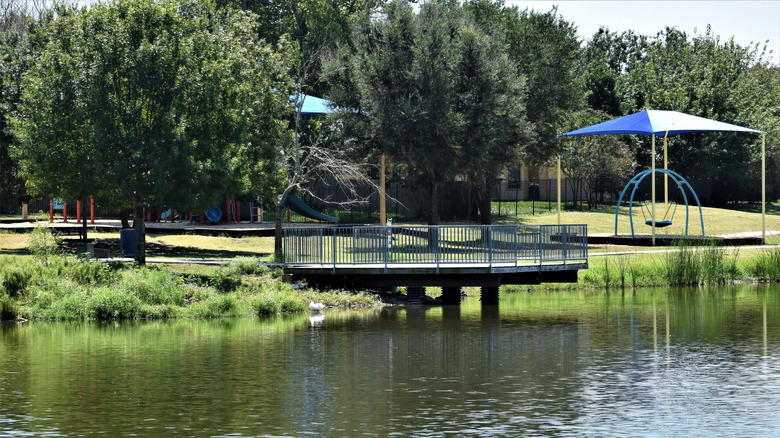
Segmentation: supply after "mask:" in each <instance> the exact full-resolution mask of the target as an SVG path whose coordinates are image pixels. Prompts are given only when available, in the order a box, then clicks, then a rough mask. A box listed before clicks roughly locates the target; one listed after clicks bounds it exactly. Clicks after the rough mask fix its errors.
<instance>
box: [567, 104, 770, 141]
mask: <svg viewBox="0 0 780 438" xmlns="http://www.w3.org/2000/svg"><path fill="white" fill-rule="evenodd" d="M706 131H732V132H753V133H757V134H760V133H762V132H763V131H759V130H756V129H750V128H745V127H742V126H737V125H732V124H730V123H724V122H718V121H716V120H710V119H705V118H704V117H697V116H692V115H690V114H685V113H680V112H677V111H659V110H645V111H642V112H638V113H634V114H631V115H628V116H624V117H620V118H617V119H613V120H609V121H607V122H603V123H599V124H597V125H592V126H588V127H587V128H582V129H578V130H576V131H571V132H567V133H565V134H560V135H558V137H565V136H575V135H599V134H643V135H653V134H655V135H656V136H660V137H662V136H664V135H666V133H667V132H668V135H669V136H672V135H677V134H685V133H688V132H706Z"/></svg>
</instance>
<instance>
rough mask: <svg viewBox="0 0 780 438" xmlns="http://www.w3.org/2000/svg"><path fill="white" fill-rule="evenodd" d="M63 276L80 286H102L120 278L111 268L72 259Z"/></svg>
mask: <svg viewBox="0 0 780 438" xmlns="http://www.w3.org/2000/svg"><path fill="white" fill-rule="evenodd" d="M62 275H64V276H67V277H69V278H71V279H72V280H73V281H75V282H76V283H78V284H93V285H101V284H108V283H110V282H112V281H114V280H116V279H117V278H118V276H117V275H116V271H114V270H112V269H111V267H110V266H107V265H105V264H104V263H101V262H98V261H91V260H88V259H81V258H78V259H71V261H70V263H67V264H65V266H64V267H63V272H62Z"/></svg>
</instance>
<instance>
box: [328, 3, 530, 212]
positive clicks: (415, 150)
mask: <svg viewBox="0 0 780 438" xmlns="http://www.w3.org/2000/svg"><path fill="white" fill-rule="evenodd" d="M326 67H327V68H326V72H327V77H328V78H329V79H330V81H331V84H332V85H333V87H332V88H331V94H330V96H331V97H332V98H333V100H335V101H336V102H337V103H338V104H339V105H340V106H342V107H344V108H348V111H345V113H344V114H343V116H344V117H345V118H344V124H345V131H346V132H348V133H350V134H352V135H351V136H350V138H352V139H354V141H356V142H360V143H362V144H364V145H365V146H366V147H368V148H370V149H371V151H372V152H374V153H375V154H379V153H384V154H387V155H389V156H390V157H392V159H393V161H394V162H395V163H396V164H395V168H396V170H398V171H400V172H402V173H403V174H405V175H406V177H407V178H408V179H407V181H409V182H411V183H412V184H414V185H416V186H417V187H421V188H424V189H427V191H428V194H429V201H428V203H427V206H428V208H427V211H426V216H427V219H428V223H429V224H437V223H438V220H439V217H438V202H439V196H438V191H439V187H440V186H441V185H442V184H446V183H449V182H451V181H452V180H453V179H454V178H455V177H456V176H459V177H464V178H465V179H466V180H467V181H468V182H470V183H471V184H472V187H474V188H475V189H476V191H477V193H478V194H479V195H480V199H481V203H480V204H481V205H480V207H481V210H482V221H483V222H484V223H490V208H489V205H490V197H489V189H490V187H491V186H492V183H493V182H494V181H495V179H496V177H497V176H498V175H499V174H500V172H501V171H502V170H504V169H505V168H506V167H507V166H510V165H512V164H514V163H516V162H517V160H518V159H519V157H520V156H521V154H522V152H523V151H524V148H525V147H526V145H527V143H528V137H529V135H528V132H529V124H528V123H527V121H526V119H525V106H524V101H525V98H526V94H525V93H526V90H525V88H524V82H523V78H522V76H521V75H520V74H518V72H517V71H516V69H515V68H514V65H513V64H512V63H511V62H510V61H509V57H508V55H507V52H506V45H505V44H504V43H503V39H501V38H498V39H496V38H491V36H490V35H488V34H487V33H485V32H484V31H482V30H481V29H480V28H479V27H478V26H477V25H476V23H475V22H474V21H473V20H472V19H471V17H469V16H468V15H467V14H466V13H465V11H464V9H463V8H461V7H460V6H459V4H458V3H457V2H455V1H446V0H442V1H431V2H426V3H423V4H421V5H420V7H419V11H418V12H416V11H415V10H414V8H413V7H412V5H411V4H409V3H408V2H404V1H396V2H390V3H388V4H387V5H385V7H384V8H383V9H382V10H381V13H378V14H365V15H364V16H363V17H362V18H361V20H360V21H359V22H358V25H357V26H356V28H355V29H354V31H353V39H352V43H351V44H350V45H348V46H347V47H345V48H344V49H343V50H342V51H341V52H340V54H339V57H337V58H335V59H333V60H331V62H329V63H328V64H327V65H326Z"/></svg>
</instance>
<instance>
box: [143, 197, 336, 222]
mask: <svg viewBox="0 0 780 438" xmlns="http://www.w3.org/2000/svg"><path fill="white" fill-rule="evenodd" d="M256 201H257V204H255V201H251V202H250V203H249V222H250V223H255V222H257V223H263V206H262V198H260V197H257V198H256ZM285 207H286V208H287V209H288V212H287V218H288V221H289V220H290V211H292V212H294V213H297V214H299V215H301V216H303V217H305V218H308V219H314V220H318V221H322V222H328V223H338V221H339V220H338V218H337V217H335V216H329V215H327V214H324V213H321V212H318V211H317V210H314V209H313V208H311V207H310V206H308V205H306V204H305V203H304V202H303V201H302V200H301V199H300V198H298V197H297V196H295V195H288V196H287V202H286V203H285ZM177 218H178V221H179V222H181V221H182V220H183V219H184V218H183V217H182V215H177V214H176V211H175V210H174V209H173V208H169V207H167V206H165V205H158V206H157V212H156V222H174V221H176V219H177ZM186 218H187V220H188V221H189V222H190V223H193V222H208V223H210V224H217V223H219V222H222V221H223V220H224V221H225V222H227V223H234V224H235V223H239V222H241V202H240V201H239V200H237V199H230V198H229V197H227V196H226V197H225V207H224V210H223V209H222V208H221V207H220V205H215V206H212V207H209V208H207V209H206V210H204V211H203V212H202V213H200V214H193V212H188V213H187V215H186ZM146 221H147V222H151V221H152V212H151V211H149V212H147V214H146Z"/></svg>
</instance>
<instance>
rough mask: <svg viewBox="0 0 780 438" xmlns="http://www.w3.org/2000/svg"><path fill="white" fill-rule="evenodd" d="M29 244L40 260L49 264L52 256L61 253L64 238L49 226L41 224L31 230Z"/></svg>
mask: <svg viewBox="0 0 780 438" xmlns="http://www.w3.org/2000/svg"><path fill="white" fill-rule="evenodd" d="M27 245H28V248H29V251H30V252H31V253H32V255H33V256H34V257H35V258H36V259H37V260H38V261H40V262H42V263H43V264H46V265H48V264H49V260H50V259H51V257H53V256H55V255H57V254H60V253H61V248H62V239H60V238H59V237H57V236H56V235H55V234H54V233H53V232H52V230H51V229H50V228H49V227H47V226H44V225H40V226H36V227H35V228H34V229H33V230H32V232H30V239H29V242H28V244H27Z"/></svg>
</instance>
